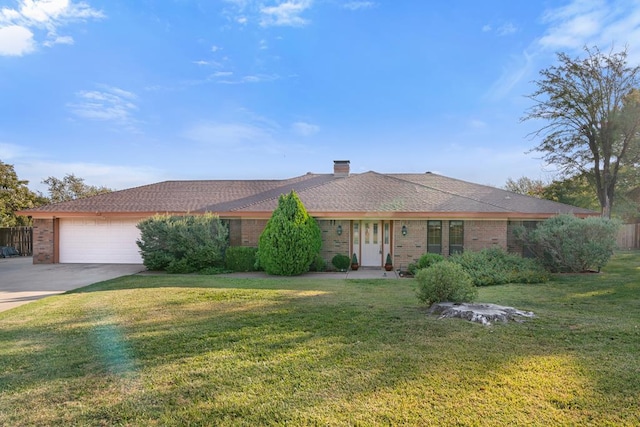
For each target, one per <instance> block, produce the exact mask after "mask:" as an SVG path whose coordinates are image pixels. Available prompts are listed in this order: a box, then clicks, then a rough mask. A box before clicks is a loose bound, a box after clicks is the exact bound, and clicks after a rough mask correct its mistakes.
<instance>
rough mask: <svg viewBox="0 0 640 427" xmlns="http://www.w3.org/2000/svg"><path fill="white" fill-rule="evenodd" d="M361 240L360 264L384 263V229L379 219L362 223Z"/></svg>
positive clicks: (366, 265)
mask: <svg viewBox="0 0 640 427" xmlns="http://www.w3.org/2000/svg"><path fill="white" fill-rule="evenodd" d="M360 242H361V243H362V246H361V248H362V252H361V259H360V265H362V266H363V267H380V266H381V265H382V230H381V229H380V222H379V221H362V222H361V223H360Z"/></svg>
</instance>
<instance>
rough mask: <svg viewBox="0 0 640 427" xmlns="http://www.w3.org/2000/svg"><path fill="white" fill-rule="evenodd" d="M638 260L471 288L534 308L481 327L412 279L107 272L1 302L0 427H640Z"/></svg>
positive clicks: (628, 255)
mask: <svg viewBox="0 0 640 427" xmlns="http://www.w3.org/2000/svg"><path fill="white" fill-rule="evenodd" d="M639 266H640V253H636V252H622V253H619V254H617V255H616V256H615V258H614V259H613V260H612V262H611V263H610V265H609V266H608V267H607V268H606V269H604V271H603V273H601V274H585V275H560V276H555V277H554V278H553V280H552V281H550V282H549V283H545V284H539V285H520V284H512V285H503V286H494V287H485V288H480V290H479V291H480V295H479V298H478V301H482V302H494V303H498V304H503V305H512V306H515V307H517V308H520V309H524V310H531V311H534V312H535V314H536V315H537V318H535V319H533V320H528V321H526V322H525V323H521V324H518V323H510V324H499V325H495V326H493V327H484V326H481V325H478V324H472V323H468V322H466V321H463V320H459V319H443V320H439V319H437V318H434V317H430V316H427V315H426V309H425V308H424V307H422V306H420V305H419V303H418V300H417V298H416V297H415V291H414V286H415V283H414V281H413V279H403V280H369V281H354V280H316V279H306V278H274V279H262V280H259V279H239V278H223V277H215V276H175V275H168V276H165V275H160V276H155V275H142V276H130V277H126V278H121V279H116V280H112V281H108V282H103V283H101V284H96V285H93V286H90V287H87V288H83V289H80V290H78V291H76V292H74V293H68V294H65V295H61V296H56V297H50V298H47V299H45V300H41V301H38V302H35V303H31V304H28V305H25V306H22V307H18V308H16V309H14V310H10V311H7V312H4V313H0V425H11V426H16V425H61V426H62V425H64V426H67V425H140V426H149V425H151V426H153V425H157V426H165V425H223V426H224V425H247V426H249V425H250V426H257V425H285V424H287V425H400V424H405V425H420V426H424V425H465V426H466V425H468V426H488V425H500V426H502V425H629V426H631V425H639V424H640V271H639V270H638V267H639Z"/></svg>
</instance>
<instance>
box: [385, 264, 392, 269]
mask: <svg viewBox="0 0 640 427" xmlns="http://www.w3.org/2000/svg"><path fill="white" fill-rule="evenodd" d="M384 269H385V270H387V271H391V270H393V264H385V265H384Z"/></svg>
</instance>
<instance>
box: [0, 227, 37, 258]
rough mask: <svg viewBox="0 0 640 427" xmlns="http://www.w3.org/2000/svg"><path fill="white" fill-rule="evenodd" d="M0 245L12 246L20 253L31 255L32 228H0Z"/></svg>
mask: <svg viewBox="0 0 640 427" xmlns="http://www.w3.org/2000/svg"><path fill="white" fill-rule="evenodd" d="M0 246H13V247H14V248H16V249H17V250H18V252H20V255H24V256H31V255H33V228H32V227H10V228H0Z"/></svg>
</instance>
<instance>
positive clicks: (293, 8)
mask: <svg viewBox="0 0 640 427" xmlns="http://www.w3.org/2000/svg"><path fill="white" fill-rule="evenodd" d="M311 5H312V0H287V1H285V2H282V3H279V4H278V5H277V6H263V7H261V8H260V13H261V14H262V17H261V19H260V25H261V26H263V27H271V26H290V27H303V26H305V25H307V24H308V20H306V19H304V18H303V17H302V16H300V15H302V13H304V12H305V11H306V10H307V9H309V8H310V7H311Z"/></svg>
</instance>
